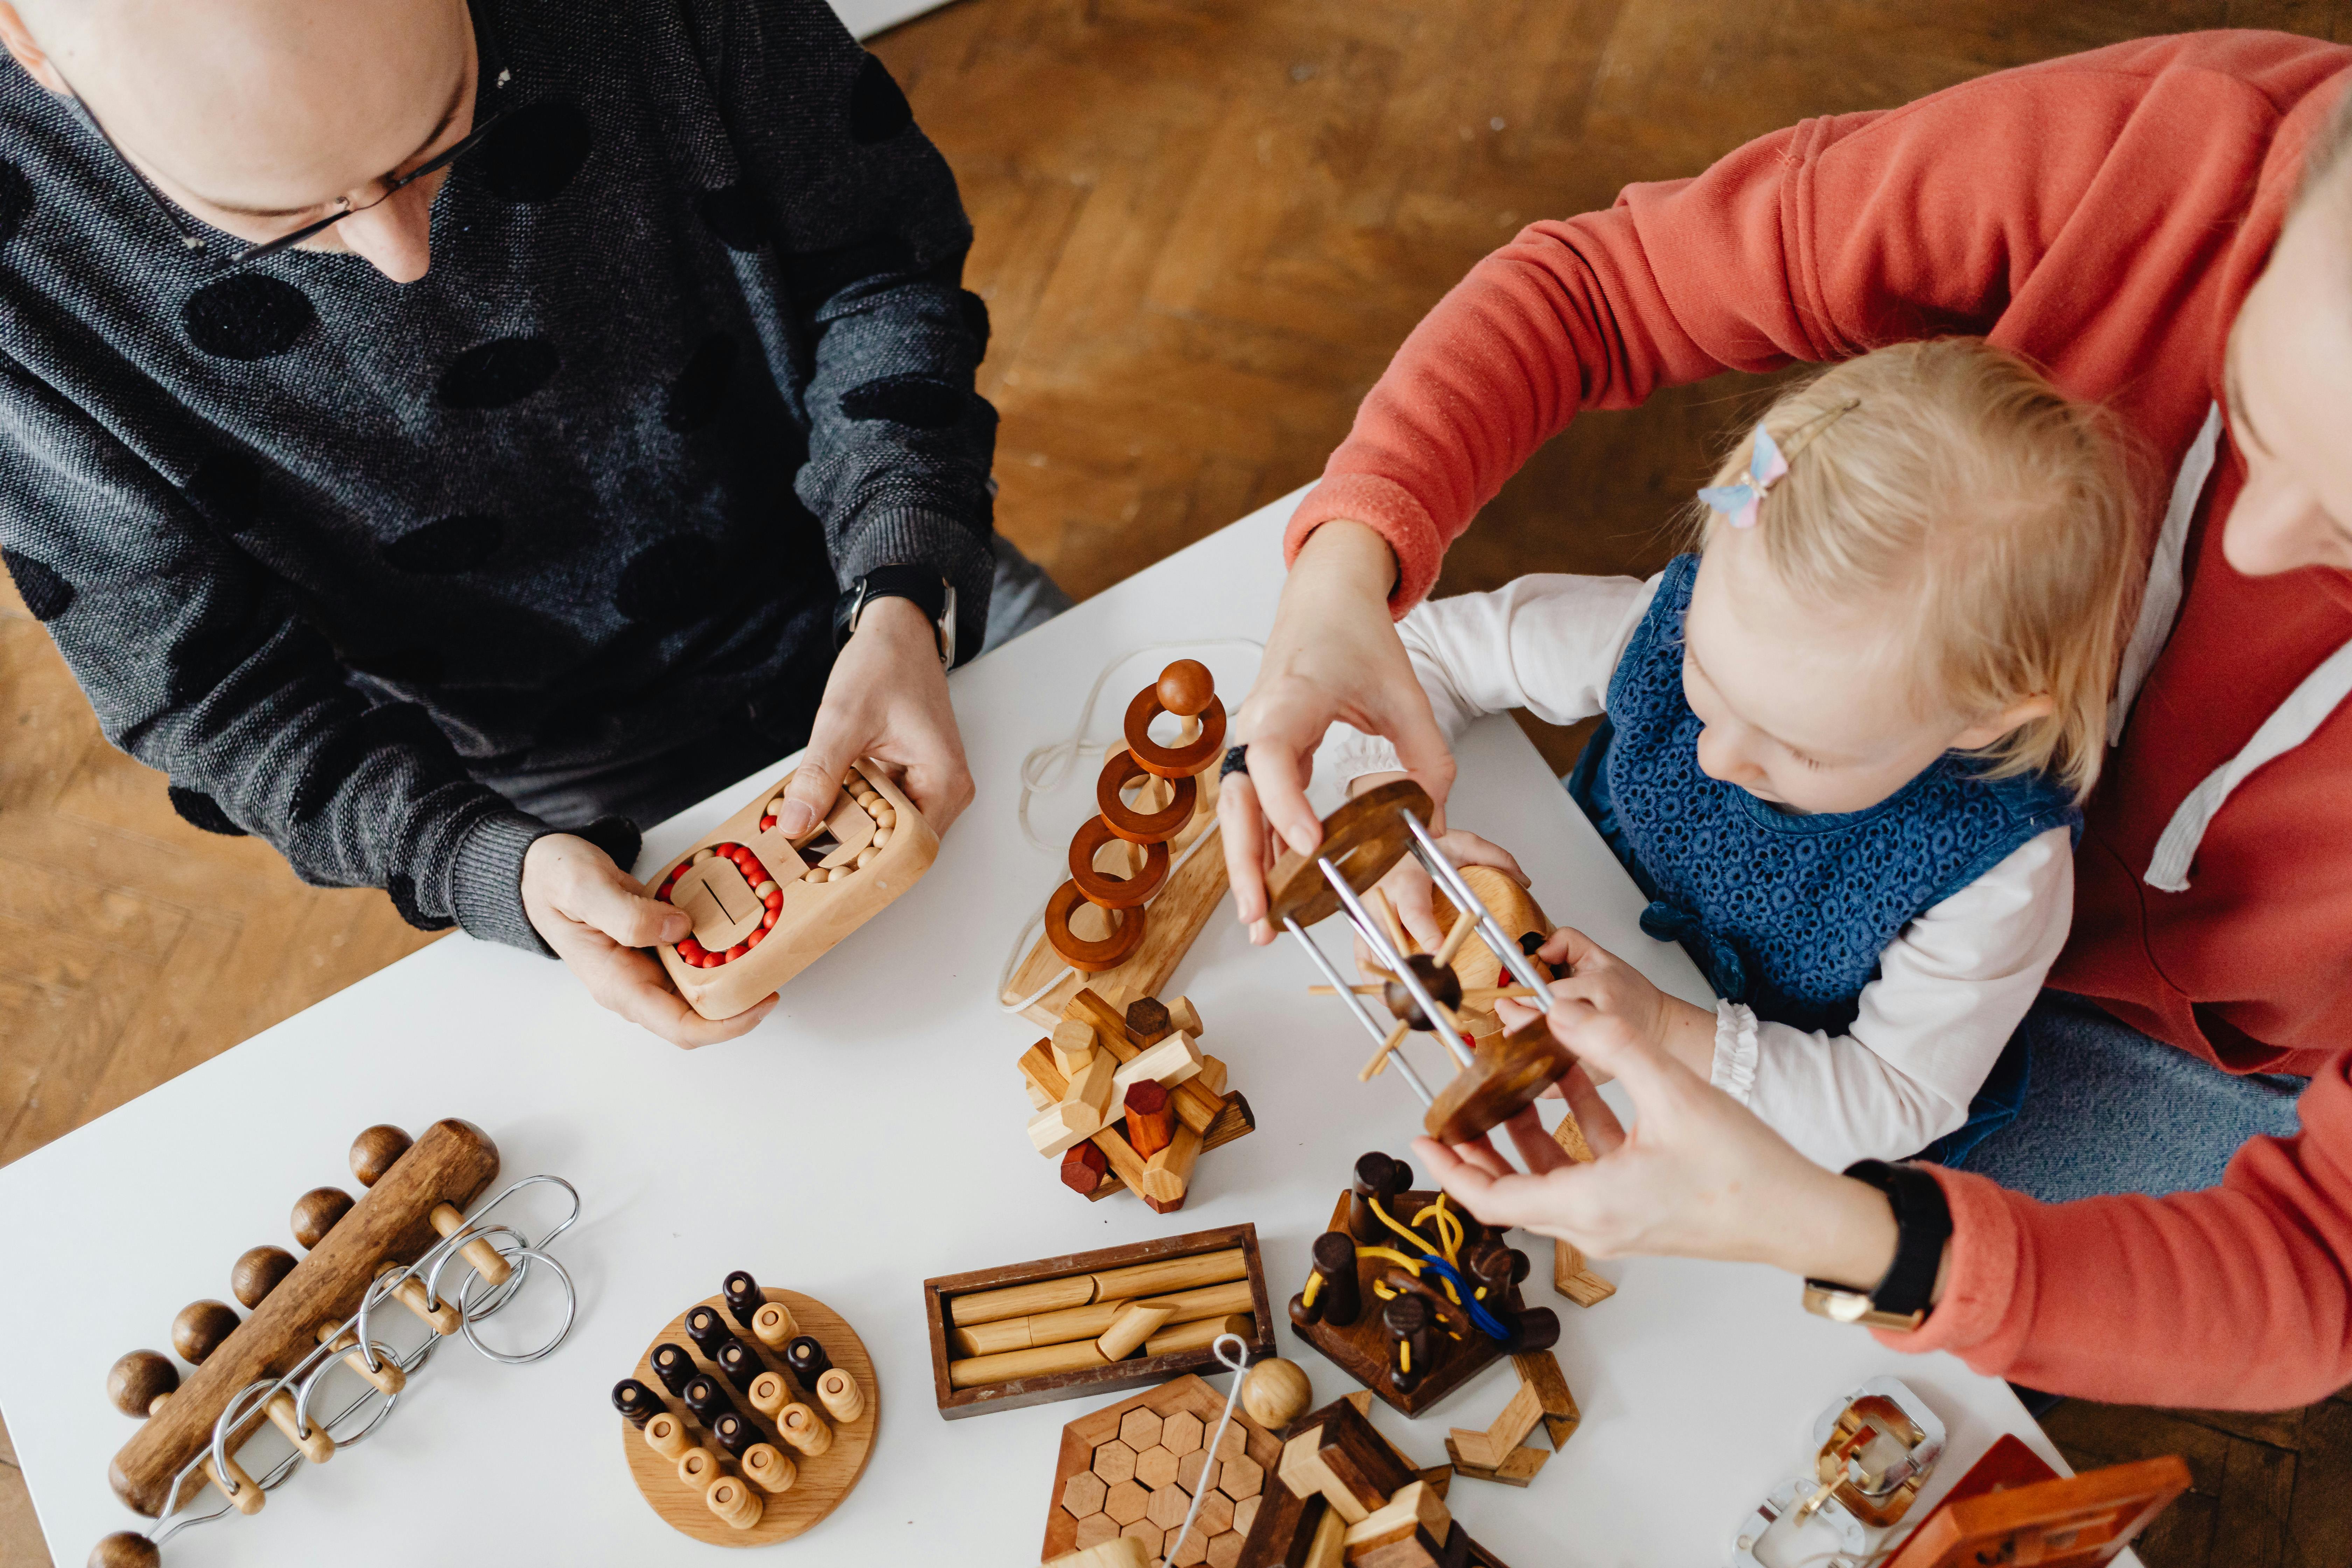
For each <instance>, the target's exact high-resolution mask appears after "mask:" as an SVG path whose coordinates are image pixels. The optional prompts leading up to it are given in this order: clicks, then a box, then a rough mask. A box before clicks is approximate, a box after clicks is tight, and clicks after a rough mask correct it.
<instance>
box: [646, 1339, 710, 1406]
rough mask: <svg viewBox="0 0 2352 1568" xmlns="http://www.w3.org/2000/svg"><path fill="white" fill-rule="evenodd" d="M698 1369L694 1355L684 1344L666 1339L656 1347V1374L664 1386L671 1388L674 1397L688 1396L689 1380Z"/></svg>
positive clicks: (671, 1394) (671, 1395)
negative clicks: (677, 1343) (675, 1343)
mask: <svg viewBox="0 0 2352 1568" xmlns="http://www.w3.org/2000/svg"><path fill="white" fill-rule="evenodd" d="M698 1370H699V1369H698V1368H697V1367H696V1366H695V1364H694V1357H693V1356H691V1355H689V1354H688V1353H687V1349H686V1347H685V1346H684V1345H674V1344H671V1343H669V1342H667V1341H664V1342H662V1343H660V1344H657V1345H656V1346H655V1347H654V1375H655V1376H656V1377H657V1378H660V1379H661V1384H662V1386H663V1387H664V1388H667V1389H668V1390H669V1392H670V1397H672V1398H673V1399H682V1398H684V1397H685V1396H686V1384H687V1380H688V1378H691V1377H692V1376H694V1374H695V1373H696V1372H697V1371H698Z"/></svg>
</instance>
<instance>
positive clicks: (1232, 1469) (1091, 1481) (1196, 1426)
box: [1040, 1376, 1281, 1568]
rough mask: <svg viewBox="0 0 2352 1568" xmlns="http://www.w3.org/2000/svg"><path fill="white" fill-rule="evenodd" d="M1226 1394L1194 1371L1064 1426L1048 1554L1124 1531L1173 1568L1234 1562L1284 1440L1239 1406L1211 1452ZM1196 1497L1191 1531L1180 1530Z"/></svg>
mask: <svg viewBox="0 0 2352 1568" xmlns="http://www.w3.org/2000/svg"><path fill="white" fill-rule="evenodd" d="M1224 1408H1225V1401H1224V1396H1223V1394H1219V1393H1217V1391H1216V1390H1214V1389H1213V1388H1211V1387H1210V1386H1209V1385H1208V1384H1205V1383H1203V1382H1202V1381H1201V1379H1200V1378H1198V1377H1194V1376H1185V1377H1179V1378H1177V1379H1175V1380H1173V1381H1172V1382H1169V1383H1163V1384H1160V1386H1159V1387H1157V1388H1155V1389H1152V1390H1150V1392H1149V1393H1145V1394H1137V1395H1135V1396H1134V1397H1133V1398H1131V1399H1123V1400H1121V1401H1119V1402H1118V1404H1117V1405H1111V1406H1109V1407H1108V1408H1107V1409H1103V1410H1097V1411H1096V1412H1095V1413H1094V1414H1093V1415H1087V1416H1082V1417H1080V1418H1079V1419H1078V1420H1076V1421H1073V1422H1071V1423H1070V1424H1069V1425H1068V1426H1065V1427H1063V1428H1062V1452H1061V1458H1060V1461H1059V1463H1058V1464H1057V1465H1056V1466H1055V1470H1054V1497H1053V1501H1052V1502H1051V1503H1050V1504H1049V1505H1048V1507H1047V1509H1046V1513H1045V1550H1044V1552H1042V1553H1040V1558H1041V1560H1042V1561H1045V1562H1052V1561H1053V1560H1054V1559H1055V1558H1057V1557H1060V1556H1063V1555H1065V1554H1066V1553H1068V1552H1078V1551H1083V1550H1085V1549H1087V1548H1088V1547H1092V1546H1097V1545H1100V1544H1102V1543H1103V1542H1108V1541H1110V1540H1113V1539H1115V1538H1117V1537H1118V1536H1122V1535H1124V1536H1129V1537H1132V1538H1134V1539H1136V1540H1138V1541H1140V1542H1142V1543H1143V1547H1144V1551H1145V1554H1146V1555H1147V1556H1148V1557H1149V1558H1150V1560H1151V1561H1153V1562H1155V1563H1157V1562H1160V1560H1161V1559H1162V1558H1163V1557H1164V1558H1165V1559H1166V1562H1167V1563H1169V1564H1170V1565H1171V1568H1189V1565H1190V1564H1192V1563H1208V1564H1209V1565H1210V1568H1234V1564H1235V1563H1238V1562H1240V1561H1241V1552H1242V1542H1244V1539H1246V1537H1247V1536H1248V1534H1249V1529H1250V1526H1251V1524H1252V1523H1254V1522H1255V1520H1256V1518H1257V1510H1258V1509H1259V1507H1260V1506H1261V1504H1262V1502H1263V1500H1264V1498H1265V1489H1266V1487H1267V1486H1268V1485H1269V1484H1270V1482H1271V1479H1272V1476H1273V1471H1274V1468H1275V1462H1276V1458H1277V1457H1278V1455H1279V1454H1280V1451H1281V1445H1280V1444H1278V1443H1277V1442H1276V1440H1275V1436H1274V1434H1273V1433H1271V1432H1269V1431H1267V1430H1266V1429H1265V1427H1264V1426H1260V1425H1258V1423H1257V1422H1256V1421H1255V1420H1254V1419H1252V1418H1251V1416H1250V1415H1249V1414H1248V1412H1247V1411H1245V1410H1242V1409H1235V1410H1234V1418H1233V1421H1232V1423H1231V1424H1230V1425H1228V1426H1226V1427H1225V1434H1224V1436H1223V1438H1222V1439H1221V1440H1219V1442H1218V1444H1217V1447H1216V1450H1215V1452H1213V1453H1212V1452H1211V1451H1210V1450H1209V1447H1208V1442H1209V1439H1210V1437H1211V1436H1212V1435H1213V1434H1214V1433H1215V1431H1216V1429H1217V1420H1218V1417H1219V1416H1220V1415H1223V1411H1224ZM1195 1497H1197V1498H1199V1499H1200V1502H1201V1507H1200V1511H1199V1513H1198V1514H1197V1516H1196V1517H1195V1518H1194V1520H1193V1522H1192V1531H1191V1532H1190V1533H1189V1534H1187V1535H1185V1536H1184V1537H1183V1539H1182V1541H1181V1542H1179V1541H1178V1538H1177V1532H1178V1530H1179V1528H1180V1527H1181V1525H1182V1523H1183V1521H1184V1515H1185V1513H1186V1511H1187V1510H1190V1509H1191V1508H1192V1500H1193V1499H1194V1498H1195Z"/></svg>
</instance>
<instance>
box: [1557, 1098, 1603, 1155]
mask: <svg viewBox="0 0 2352 1568" xmlns="http://www.w3.org/2000/svg"><path fill="white" fill-rule="evenodd" d="M1551 1141H1552V1142H1555V1143H1557V1144H1559V1152H1561V1153H1563V1154H1565V1155H1567V1156H1568V1157H1569V1158H1570V1159H1571V1160H1573V1161H1575V1162H1576V1163H1578V1164H1580V1165H1589V1164H1591V1163H1592V1161H1593V1159H1594V1155H1593V1152H1592V1145H1591V1144H1590V1143H1588V1142H1585V1141H1584V1129H1583V1128H1582V1127H1581V1126H1580V1125H1579V1124H1578V1122H1577V1120H1576V1112H1574V1111H1573V1110H1570V1111H1564V1112H1562V1113H1561V1115H1560V1119H1559V1126H1557V1127H1555V1128H1553V1129H1552V1130H1551Z"/></svg>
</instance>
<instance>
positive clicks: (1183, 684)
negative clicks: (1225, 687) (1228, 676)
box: [1158, 658, 1217, 719]
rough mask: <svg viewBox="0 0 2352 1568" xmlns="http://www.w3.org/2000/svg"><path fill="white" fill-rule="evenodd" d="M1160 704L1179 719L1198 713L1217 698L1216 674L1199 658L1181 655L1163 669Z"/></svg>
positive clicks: (1191, 716) (1189, 717)
mask: <svg viewBox="0 0 2352 1568" xmlns="http://www.w3.org/2000/svg"><path fill="white" fill-rule="evenodd" d="M1158 694H1159V698H1160V706H1161V707H1162V708H1165V709H1167V710H1168V711H1170V712H1171V713H1173V714H1175V715H1176V716H1177V717H1178V718H1180V719H1191V718H1193V717H1195V716H1196V715H1198V714H1199V713H1200V712H1201V711H1202V710H1203V709H1205V708H1207V707H1208V706H1209V704H1210V703H1211V702H1212V701H1213V700H1215V698H1216V695H1217V678H1216V677H1215V676H1213V675H1211V674H1210V673H1209V667H1208V666H1207V665H1205V664H1202V662H1201V661H1200V660H1199V659H1197V658H1180V659H1178V660H1177V661H1176V662H1175V663H1173V664H1171V665H1170V666H1169V667H1168V668H1165V669H1163V670H1161V671H1160V687H1159V693H1158Z"/></svg>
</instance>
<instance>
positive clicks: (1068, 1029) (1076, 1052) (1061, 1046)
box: [1047, 1018, 1095, 1078]
mask: <svg viewBox="0 0 2352 1568" xmlns="http://www.w3.org/2000/svg"><path fill="white" fill-rule="evenodd" d="M1047 1044H1048V1045H1049V1046H1051V1047H1052V1048H1053V1052H1054V1065H1055V1067H1058V1068H1061V1069H1062V1076H1063V1077H1064V1078H1076V1076H1077V1074H1078V1071H1079V1069H1080V1068H1084V1067H1085V1066H1086V1065H1087V1063H1088V1062H1090V1061H1092V1060H1093V1059H1094V1056H1095V1028H1094V1026H1093V1025H1092V1024H1089V1023H1087V1021H1086V1020H1085V1019H1083V1018H1065V1019H1063V1020H1062V1021H1061V1022H1060V1023H1058V1024H1056V1025H1055V1026H1054V1037H1053V1038H1052V1039H1051V1040H1050V1041H1048V1042H1047Z"/></svg>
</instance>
